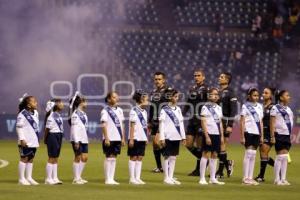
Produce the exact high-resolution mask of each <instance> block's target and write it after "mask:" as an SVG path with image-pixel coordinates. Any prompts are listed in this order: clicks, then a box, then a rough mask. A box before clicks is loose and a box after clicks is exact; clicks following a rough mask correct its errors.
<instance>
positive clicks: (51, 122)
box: [46, 112, 64, 133]
mask: <svg viewBox="0 0 300 200" xmlns="http://www.w3.org/2000/svg"><path fill="white" fill-rule="evenodd" d="M46 128H48V129H49V132H50V133H63V132H64V128H63V119H62V117H61V116H60V114H59V113H58V112H51V113H50V115H49V116H48V118H47V122H46Z"/></svg>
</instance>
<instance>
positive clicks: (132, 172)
mask: <svg viewBox="0 0 300 200" xmlns="http://www.w3.org/2000/svg"><path fill="white" fill-rule="evenodd" d="M135 167H136V161H132V160H129V161H128V168H129V178H130V180H131V181H132V180H135Z"/></svg>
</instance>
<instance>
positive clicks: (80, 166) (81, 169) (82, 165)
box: [79, 161, 86, 178]
mask: <svg viewBox="0 0 300 200" xmlns="http://www.w3.org/2000/svg"><path fill="white" fill-rule="evenodd" d="M85 164H86V163H85V162H82V161H80V163H79V177H80V178H81V175H82V172H83V170H84V167H85Z"/></svg>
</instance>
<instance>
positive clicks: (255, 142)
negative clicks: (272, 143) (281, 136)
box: [240, 88, 264, 185]
mask: <svg viewBox="0 0 300 200" xmlns="http://www.w3.org/2000/svg"><path fill="white" fill-rule="evenodd" d="M247 94H248V98H247V102H246V103H245V104H243V106H242V112H241V119H240V125H241V143H242V144H243V145H244V146H245V148H246V151H245V156H244V161H243V173H244V177H243V184H246V185H258V182H256V181H255V180H253V172H254V166H255V157H256V150H257V148H258V146H259V145H260V144H262V143H263V138H264V136H263V122H262V119H263V107H262V105H261V104H259V103H258V100H259V92H258V90H257V89H256V88H250V89H249V90H248V93H247Z"/></svg>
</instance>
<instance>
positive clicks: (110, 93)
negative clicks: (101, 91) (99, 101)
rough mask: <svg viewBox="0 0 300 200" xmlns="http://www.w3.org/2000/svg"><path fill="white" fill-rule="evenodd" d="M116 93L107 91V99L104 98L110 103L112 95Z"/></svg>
mask: <svg viewBox="0 0 300 200" xmlns="http://www.w3.org/2000/svg"><path fill="white" fill-rule="evenodd" d="M114 93H116V94H117V92H116V91H110V92H109V93H107V95H106V97H105V99H104V101H105V103H108V101H109V99H110V98H111V97H112V95H113V94H114Z"/></svg>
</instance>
